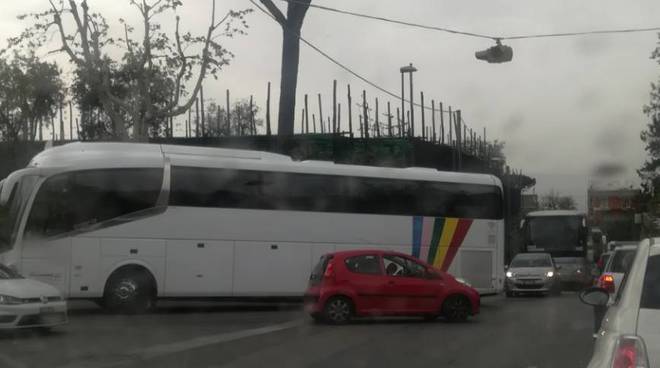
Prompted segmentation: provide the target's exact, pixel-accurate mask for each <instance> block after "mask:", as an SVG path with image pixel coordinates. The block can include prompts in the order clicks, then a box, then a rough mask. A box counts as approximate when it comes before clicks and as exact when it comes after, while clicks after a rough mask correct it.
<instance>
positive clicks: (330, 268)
mask: <svg viewBox="0 0 660 368" xmlns="http://www.w3.org/2000/svg"><path fill="white" fill-rule="evenodd" d="M334 277H335V264H334V262H332V261H330V262H328V265H327V266H326V267H325V272H324V273H323V278H325V279H331V278H334Z"/></svg>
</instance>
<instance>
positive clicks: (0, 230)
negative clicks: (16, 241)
mask: <svg viewBox="0 0 660 368" xmlns="http://www.w3.org/2000/svg"><path fill="white" fill-rule="evenodd" d="M17 187H18V186H14V189H13V190H12V194H11V196H10V197H9V201H8V202H7V203H6V204H5V205H0V249H5V248H10V245H11V238H12V235H11V234H12V229H13V228H14V225H15V223H16V216H15V215H16V214H15V213H14V212H15V211H12V207H15V206H13V203H15V202H16V201H15V200H14V197H16V190H17V189H16V188H17Z"/></svg>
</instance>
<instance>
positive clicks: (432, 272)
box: [426, 269, 442, 280]
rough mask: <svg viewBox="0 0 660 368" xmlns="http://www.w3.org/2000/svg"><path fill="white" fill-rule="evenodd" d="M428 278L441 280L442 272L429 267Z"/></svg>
mask: <svg viewBox="0 0 660 368" xmlns="http://www.w3.org/2000/svg"><path fill="white" fill-rule="evenodd" d="M426 278H427V279H429V280H440V279H442V276H440V274H439V273H438V272H437V271H435V270H433V269H428V270H426Z"/></svg>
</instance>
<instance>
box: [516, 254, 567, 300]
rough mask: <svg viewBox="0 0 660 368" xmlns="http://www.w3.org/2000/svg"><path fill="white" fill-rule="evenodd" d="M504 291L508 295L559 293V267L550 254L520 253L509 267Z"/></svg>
mask: <svg viewBox="0 0 660 368" xmlns="http://www.w3.org/2000/svg"><path fill="white" fill-rule="evenodd" d="M504 291H505V292H506V296H507V297H512V296H515V295H518V294H550V293H553V294H558V293H560V292H561V288H560V285H559V281H558V280H557V267H556V266H555V263H554V261H553V260H552V257H551V256H550V254H547V253H520V254H518V255H516V256H515V257H514V258H513V260H512V261H511V264H510V265H509V266H508V267H507V271H506V283H505V286H504Z"/></svg>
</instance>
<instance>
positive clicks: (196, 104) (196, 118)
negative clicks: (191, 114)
mask: <svg viewBox="0 0 660 368" xmlns="http://www.w3.org/2000/svg"><path fill="white" fill-rule="evenodd" d="M198 137H199V98H196V99H195V138H198Z"/></svg>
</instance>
